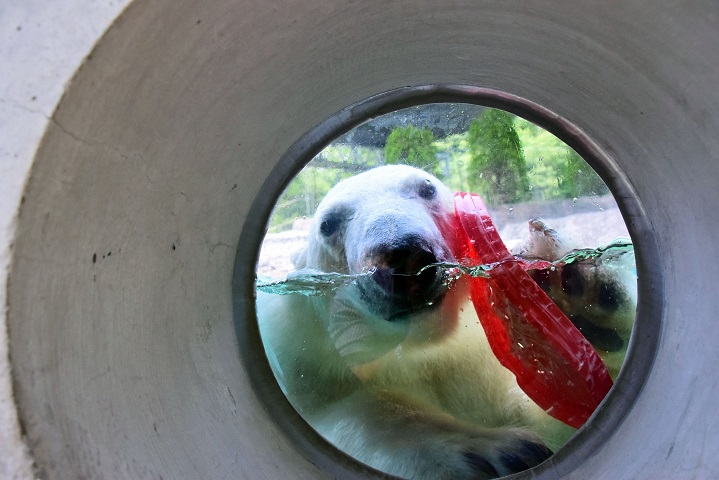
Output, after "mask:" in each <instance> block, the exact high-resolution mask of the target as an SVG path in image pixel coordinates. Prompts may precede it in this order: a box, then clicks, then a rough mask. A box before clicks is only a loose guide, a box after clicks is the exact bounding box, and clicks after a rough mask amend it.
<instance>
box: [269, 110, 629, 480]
mask: <svg viewBox="0 0 719 480" xmlns="http://www.w3.org/2000/svg"><path fill="white" fill-rule="evenodd" d="M409 167H412V168H409ZM363 172H365V173H363ZM456 191H464V192H473V193H477V194H479V195H480V196H481V197H482V199H483V200H484V202H485V203H486V204H487V207H488V209H489V214H490V217H491V219H492V221H493V223H494V226H496V230H497V231H498V232H499V234H500V236H501V237H502V240H503V242H504V244H505V245H506V246H507V248H509V249H511V251H512V254H513V255H514V256H515V257H511V258H516V261H517V262H521V264H522V265H523V268H524V269H525V270H526V271H527V274H528V275H529V276H531V278H532V280H534V282H536V284H537V285H538V286H539V287H541V290H543V291H545V292H546V293H547V295H549V297H550V298H551V301H552V302H553V303H554V304H555V305H556V306H557V307H559V309H561V311H562V312H564V315H566V318H567V319H568V321H571V323H572V324H574V326H576V327H577V328H578V329H579V331H581V333H582V335H583V336H584V337H585V338H586V340H588V341H589V342H590V343H591V344H592V346H593V347H594V349H595V350H596V352H597V353H598V354H599V355H600V357H601V358H602V360H603V361H604V363H605V364H606V366H607V368H608V371H609V373H610V374H611V375H612V376H613V377H615V376H616V374H617V372H618V371H619V368H620V367H621V363H622V361H623V358H624V355H625V353H626V348H627V343H628V340H629V336H630V334H631V328H632V323H633V319H634V314H635V305H636V270H635V268H634V256H633V249H632V245H631V242H630V241H629V240H628V233H627V230H626V226H625V225H624V222H623V220H622V217H621V215H620V213H619V210H618V208H617V205H616V203H615V202H614V199H613V198H612V196H611V194H610V193H609V190H608V188H607V187H606V185H605V184H604V183H603V182H602V180H601V179H600V177H599V176H598V175H597V174H596V173H595V172H594V171H593V170H592V169H591V168H590V167H589V166H588V165H587V164H586V162H584V160H583V159H581V157H579V156H578V155H577V154H576V153H575V152H574V151H573V150H572V149H571V148H569V147H568V146H567V145H566V144H564V143H563V142H561V141H560V140H559V139H557V138H556V137H554V136H553V135H551V134H550V133H548V132H546V131H545V130H543V129H541V128H539V127H537V126H536V125H534V124H531V123H529V122H527V121H525V120H523V119H521V118H519V117H516V116H513V115H511V114H509V113H507V112H504V111H502V110H496V109H490V108H484V107H481V106H476V105H468V104H429V105H422V106H419V107H413V108H408V109H405V110H400V111H397V112H394V113H391V114H388V115H384V116H382V117H378V118H376V119H372V120H370V121H367V122H365V123H364V124H362V125H360V126H358V127H356V128H355V129H353V130H352V131H350V132H349V133H347V134H345V135H343V136H341V137H339V138H338V139H336V140H335V141H334V142H332V143H330V144H329V145H327V147H326V148H325V149H324V150H323V151H322V152H321V153H320V154H319V155H318V156H317V157H316V158H315V159H314V160H313V161H312V162H310V163H309V164H308V165H307V167H306V168H305V169H304V170H303V171H302V172H300V173H299V174H298V175H297V177H296V178H295V179H294V181H293V182H292V183H291V184H290V185H289V186H288V188H287V189H286V191H285V193H284V194H283V195H282V196H281V197H280V199H279V200H278V202H277V205H276V207H275V211H274V213H273V215H272V217H271V219H270V222H269V227H268V234H267V236H266V238H265V241H264V243H263V246H262V250H261V252H260V261H259V264H258V270H257V275H258V300H257V312H258V321H259V323H260V330H261V334H262V338H263V342H264V343H265V347H266V351H267V355H268V359H269V360H270V364H271V366H272V368H273V371H274V372H275V375H276V377H277V379H278V381H279V383H280V386H281V387H282V388H283V391H284V392H285V394H286V395H287V397H288V399H289V401H290V402H291V403H292V405H293V406H294V407H295V408H296V409H297V410H298V411H299V413H300V414H301V415H302V416H303V417H304V418H305V419H306V420H307V422H308V423H309V424H310V425H311V426H312V427H313V428H314V429H315V430H317V431H318V432H319V433H320V434H322V435H323V436H325V437H326V438H327V439H328V440H329V441H331V442H332V443H334V444H335V445H336V446H337V447H338V448H340V449H341V450H343V451H345V452H346V453H348V454H349V455H351V456H353V457H355V458H356V459H358V460H360V461H361V462H364V463H366V464H368V465H370V466H372V467H374V468H377V469H379V470H382V471H384V472H387V473H390V474H393V475H397V476H401V477H406V478H494V477H497V476H501V475H505V474H509V473H513V472H516V471H521V470H525V469H527V468H530V467H532V466H534V465H536V464H538V463H541V462H542V461H543V460H545V459H546V458H547V457H548V456H549V455H551V453H552V452H553V451H556V449H557V448H559V447H561V445H563V444H564V443H565V442H566V440H567V439H568V438H569V437H570V436H571V434H572V433H573V431H574V429H573V428H571V427H569V426H567V425H565V423H563V422H562V421H560V420H558V419H557V418H554V417H553V416H552V412H551V411H550V412H549V414H548V413H547V412H545V411H543V410H542V409H541V408H540V407H539V406H538V405H537V404H536V403H534V402H533V401H532V400H531V399H530V398H529V397H528V396H527V395H526V394H525V393H524V392H523V391H522V389H521V388H519V387H518V386H517V383H516V381H515V377H514V374H513V373H512V372H510V371H509V370H507V369H506V368H504V367H503V366H502V365H501V364H500V361H499V360H498V358H497V356H496V355H495V353H496V352H495V351H493V349H494V345H493V346H492V347H490V345H489V344H488V340H487V336H486V334H485V331H484V329H483V328H482V324H481V322H480V320H481V318H480V317H478V315H481V312H480V313H479V314H478V313H477V312H478V311H477V310H476V309H475V308H474V306H473V304H472V301H471V300H472V294H471V293H470V290H471V289H470V285H471V282H473V281H480V282H482V281H485V280H483V279H486V278H488V277H491V275H492V274H493V273H494V274H496V273H497V272H496V271H493V269H495V268H497V265H494V264H469V262H468V260H467V258H466V256H465V255H463V254H462V248H463V247H461V246H459V247H458V246H457V245H458V243H457V240H456V239H457V233H456V220H455V216H454V203H453V202H454V200H453V192H456ZM540 218H541V220H540ZM513 261H514V260H513ZM480 263H481V262H480ZM475 279H478V280H475ZM486 281H487V282H489V283H487V287H486V288H487V289H489V290H492V289H493V288H494V291H491V294H490V298H492V299H493V300H492V305H495V306H494V307H491V308H494V309H495V313H498V314H501V315H507V318H508V317H509V316H515V317H519V316H521V315H519V314H517V313H516V308H514V307H512V306H511V305H508V304H507V305H505V303H504V302H505V300H504V299H505V298H506V295H505V293H506V292H502V291H496V287H495V286H494V285H495V284H494V283H492V282H493V281H492V280H489V279H488V280H486ZM515 293H516V292H515ZM520 294H521V292H520ZM499 305H503V306H502V307H501V308H500V307H499ZM507 312H510V313H507ZM516 338H520V340H519V341H518V342H519V343H520V344H517V345H512V346H511V348H510V350H511V351H513V352H517V351H521V350H526V349H528V348H529V347H538V346H541V347H542V348H547V347H546V346H544V345H542V342H543V341H544V339H543V337H542V335H541V333H537V332H536V331H534V330H531V331H530V330H526V331H523V332H522V333H521V335H520V336H517V337H516ZM521 343H527V345H523V344H521ZM530 349H531V348H530ZM544 367H546V368H544ZM555 369H558V367H557V368H555V367H552V365H551V364H550V363H548V364H547V365H546V366H543V367H542V368H538V369H537V371H538V372H541V375H543V376H549V378H551V375H552V370H555ZM557 382H559V379H557ZM556 388H558V389H562V388H563V389H565V390H564V391H565V392H566V394H567V396H571V391H570V390H566V389H571V388H572V387H571V385H570V386H566V385H559V386H557V387H556ZM560 391H561V390H560Z"/></svg>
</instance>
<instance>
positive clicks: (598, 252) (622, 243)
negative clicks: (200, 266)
mask: <svg viewBox="0 0 719 480" xmlns="http://www.w3.org/2000/svg"><path fill="white" fill-rule="evenodd" d="M627 254H632V255H633V254H634V245H633V244H632V242H631V241H630V240H628V239H623V238H619V239H616V240H614V241H613V242H612V243H609V244H607V245H603V246H601V247H597V248H582V249H578V250H572V251H571V252H569V253H567V254H566V255H565V256H563V257H562V258H560V259H559V260H556V261H554V262H546V261H544V260H531V259H522V260H521V261H522V262H524V263H525V264H528V266H527V267H526V268H527V269H528V270H532V269H538V268H557V267H561V266H563V265H568V264H570V263H575V262H586V263H590V262H605V261H614V260H617V259H618V258H620V257H622V256H624V255H627ZM509 261H520V260H519V259H517V260H509ZM502 263H505V262H498V263H493V264H481V265H475V266H467V265H461V264H458V263H453V262H438V263H433V264H430V265H427V266H425V267H423V268H422V269H420V270H419V271H417V272H416V273H414V275H419V274H421V273H422V272H423V271H425V270H427V269H428V268H437V269H438V270H439V271H440V273H441V275H442V277H443V278H444V281H445V283H446V284H447V285H449V284H451V283H452V282H453V281H455V280H456V279H458V278H459V277H461V276H462V275H469V276H471V277H475V278H478V277H483V278H489V272H490V271H491V270H492V269H493V268H495V267H497V266H498V265H500V264H502ZM635 273H636V272H635ZM373 274H374V270H369V271H367V272H364V273H358V274H342V273H327V272H321V271H319V270H313V269H302V270H297V271H294V272H291V273H290V274H288V275H287V278H285V279H281V280H278V279H273V278H270V277H267V276H264V275H259V276H258V277H257V280H256V287H257V290H259V291H261V292H264V293H272V294H276V295H305V296H316V295H324V294H327V293H330V292H332V291H334V290H337V289H338V288H340V287H343V286H346V285H350V284H352V283H354V282H356V281H357V280H359V279H360V278H363V277H369V276H372V275H373Z"/></svg>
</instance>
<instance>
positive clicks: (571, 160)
mask: <svg viewBox="0 0 719 480" xmlns="http://www.w3.org/2000/svg"><path fill="white" fill-rule="evenodd" d="M567 150H569V151H568V153H567V155H566V157H565V161H564V164H563V165H562V168H561V170H560V172H561V173H560V176H559V178H558V179H557V182H558V184H559V191H560V192H561V193H562V196H563V197H565V198H573V197H580V196H584V195H603V194H605V193H608V192H609V188H607V185H606V184H605V183H604V181H603V180H602V179H601V177H600V176H599V175H597V172H595V171H594V170H592V168H591V167H590V166H589V165H588V164H587V162H585V161H584V159H583V158H582V157H580V156H579V154H577V152H575V151H574V150H572V149H570V148H567Z"/></svg>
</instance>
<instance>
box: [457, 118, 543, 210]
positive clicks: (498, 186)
mask: <svg viewBox="0 0 719 480" xmlns="http://www.w3.org/2000/svg"><path fill="white" fill-rule="evenodd" d="M467 142H468V144H469V151H470V160H469V171H468V173H467V180H468V182H469V185H470V187H471V188H473V189H476V191H478V192H479V193H481V194H482V195H483V196H484V199H485V201H487V202H488V203H491V204H499V203H512V202H518V201H522V200H526V199H528V198H529V179H528V176H527V166H526V164H525V161H524V152H523V150H522V143H521V142H520V140H519V136H518V135H517V132H516V130H515V128H514V116H513V115H511V114H510V113H507V112H505V111H503V110H497V109H493V108H488V109H486V110H485V111H484V112H483V113H482V115H481V116H480V117H479V118H477V119H476V120H475V121H473V122H472V123H471V124H470V126H469V131H468V133H467Z"/></svg>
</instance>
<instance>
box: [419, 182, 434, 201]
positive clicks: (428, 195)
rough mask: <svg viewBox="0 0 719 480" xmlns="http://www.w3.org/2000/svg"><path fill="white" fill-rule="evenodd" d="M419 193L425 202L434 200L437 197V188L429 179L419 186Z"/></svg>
mask: <svg viewBox="0 0 719 480" xmlns="http://www.w3.org/2000/svg"><path fill="white" fill-rule="evenodd" d="M417 193H418V194H419V196H420V197H422V198H424V199H425V200H432V199H433V198H434V196H435V195H437V187H435V186H434V185H433V184H432V181H431V180H430V179H429V178H428V179H426V180H425V181H424V182H422V183H420V184H419V190H418V191H417Z"/></svg>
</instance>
